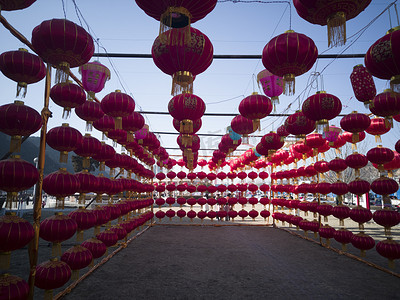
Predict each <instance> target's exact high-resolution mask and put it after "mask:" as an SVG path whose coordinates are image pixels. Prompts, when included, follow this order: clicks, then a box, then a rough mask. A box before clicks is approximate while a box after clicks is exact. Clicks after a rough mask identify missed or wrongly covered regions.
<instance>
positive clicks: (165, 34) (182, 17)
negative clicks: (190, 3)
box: [159, 6, 192, 46]
mask: <svg viewBox="0 0 400 300" xmlns="http://www.w3.org/2000/svg"><path fill="white" fill-rule="evenodd" d="M176 16H178V18H175V17H176ZM191 17H192V15H191V14H190V12H189V11H188V10H187V9H186V8H185V7H180V6H179V7H176V6H170V7H168V8H167V10H166V11H165V12H164V13H163V14H162V15H161V16H160V31H159V38H160V40H161V42H162V43H163V44H167V45H172V46H175V45H180V46H182V45H183V44H190V41H191V32H190V23H191V21H190V20H191ZM174 20H179V21H180V23H179V24H174V22H173V21H174ZM171 28H184V29H183V30H184V34H183V35H182V36H179V35H178V36H173V37H174V38H171V32H170V31H168V30H170V29H171Z"/></svg>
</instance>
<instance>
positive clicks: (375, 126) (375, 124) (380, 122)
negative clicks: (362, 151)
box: [365, 117, 391, 143]
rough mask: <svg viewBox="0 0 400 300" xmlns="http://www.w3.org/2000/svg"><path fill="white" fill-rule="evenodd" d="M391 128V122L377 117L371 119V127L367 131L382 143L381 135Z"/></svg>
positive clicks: (376, 140)
mask: <svg viewBox="0 0 400 300" xmlns="http://www.w3.org/2000/svg"><path fill="white" fill-rule="evenodd" d="M390 128H391V126H390V123H389V122H387V121H386V120H385V119H384V118H378V117H375V118H372V119H371V125H369V127H368V128H367V129H366V130H365V131H366V132H367V133H369V134H371V135H375V142H376V143H378V142H379V143H381V142H382V139H381V135H383V134H385V133H387V132H389V130H390Z"/></svg>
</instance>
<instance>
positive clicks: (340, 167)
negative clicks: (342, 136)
mask: <svg viewBox="0 0 400 300" xmlns="http://www.w3.org/2000/svg"><path fill="white" fill-rule="evenodd" d="M328 167H329V170H331V171H333V172H336V174H337V177H338V178H339V177H340V173H341V172H343V171H344V170H346V169H347V164H346V161H345V160H344V159H342V158H339V157H336V158H335V159H333V160H331V161H330V162H328Z"/></svg>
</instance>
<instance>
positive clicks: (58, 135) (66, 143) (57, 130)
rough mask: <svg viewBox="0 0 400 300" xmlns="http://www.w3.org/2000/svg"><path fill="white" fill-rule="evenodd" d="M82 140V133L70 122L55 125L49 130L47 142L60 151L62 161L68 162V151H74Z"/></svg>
mask: <svg viewBox="0 0 400 300" xmlns="http://www.w3.org/2000/svg"><path fill="white" fill-rule="evenodd" d="M81 142H82V135H81V133H80V132H79V131H78V130H76V129H75V128H72V127H69V124H68V123H63V124H62V126H58V127H54V128H52V129H50V130H49V131H48V132H47V135H46V143H47V145H49V146H50V147H51V148H53V149H54V150H57V151H60V162H61V163H67V161H68V152H70V151H74V150H76V149H77V148H78V146H79V145H80V144H81Z"/></svg>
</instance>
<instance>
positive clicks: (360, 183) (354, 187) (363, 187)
mask: <svg viewBox="0 0 400 300" xmlns="http://www.w3.org/2000/svg"><path fill="white" fill-rule="evenodd" d="M348 187H349V192H350V193H352V194H354V195H357V196H361V195H363V194H366V193H368V192H369V189H370V187H371V185H370V184H369V182H368V181H366V180H362V179H360V178H356V180H353V181H352V182H349V183H348Z"/></svg>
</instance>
